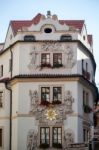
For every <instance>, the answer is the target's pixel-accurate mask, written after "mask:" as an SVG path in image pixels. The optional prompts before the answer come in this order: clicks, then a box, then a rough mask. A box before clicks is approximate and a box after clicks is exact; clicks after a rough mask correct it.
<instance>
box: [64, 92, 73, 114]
mask: <svg viewBox="0 0 99 150" xmlns="http://www.w3.org/2000/svg"><path fill="white" fill-rule="evenodd" d="M73 102H74V99H73V97H72V93H71V91H69V90H68V91H65V98H64V107H65V109H66V112H67V113H71V112H72V111H73V110H72V104H73Z"/></svg>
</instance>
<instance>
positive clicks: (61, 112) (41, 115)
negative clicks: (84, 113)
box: [29, 90, 74, 125]
mask: <svg viewBox="0 0 99 150" xmlns="http://www.w3.org/2000/svg"><path fill="white" fill-rule="evenodd" d="M29 95H30V104H31V107H30V113H31V114H34V115H35V118H36V120H38V121H39V123H45V124H52V125H53V124H56V123H63V121H64V120H65V119H66V114H69V113H72V112H73V111H72V103H73V102H74V99H73V97H72V94H71V92H70V91H66V92H65V99H64V103H61V104H55V105H54V104H50V105H49V106H46V105H42V104H39V97H38V92H37V91H36V90H35V91H31V90H30V91H29ZM49 109H51V110H54V112H55V113H56V116H55V119H52V121H50V119H48V118H47V117H46V116H47V115H46V114H47V112H48V110H49Z"/></svg>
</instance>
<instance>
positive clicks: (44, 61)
mask: <svg viewBox="0 0 99 150" xmlns="http://www.w3.org/2000/svg"><path fill="white" fill-rule="evenodd" d="M47 55H48V56H49V58H47ZM49 65H50V53H42V54H41V66H42V67H47V66H49Z"/></svg>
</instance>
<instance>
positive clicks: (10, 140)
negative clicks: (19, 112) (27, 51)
mask: <svg viewBox="0 0 99 150" xmlns="http://www.w3.org/2000/svg"><path fill="white" fill-rule="evenodd" d="M10 52H11V75H10V79H12V67H13V53H12V51H11V49H10ZM8 83H9V81H8V82H7V81H6V82H5V87H6V89H7V90H9V92H10V128H9V132H10V137H9V150H12V89H11V88H10V87H8Z"/></svg>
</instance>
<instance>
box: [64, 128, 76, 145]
mask: <svg viewBox="0 0 99 150" xmlns="http://www.w3.org/2000/svg"><path fill="white" fill-rule="evenodd" d="M73 143H74V134H73V131H72V130H71V129H67V130H65V131H64V147H65V148H66V147H68V145H69V144H73Z"/></svg>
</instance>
